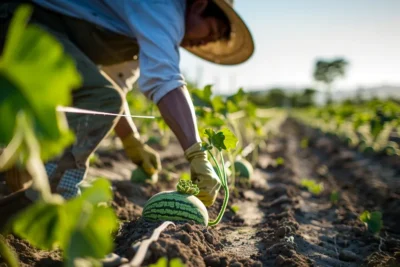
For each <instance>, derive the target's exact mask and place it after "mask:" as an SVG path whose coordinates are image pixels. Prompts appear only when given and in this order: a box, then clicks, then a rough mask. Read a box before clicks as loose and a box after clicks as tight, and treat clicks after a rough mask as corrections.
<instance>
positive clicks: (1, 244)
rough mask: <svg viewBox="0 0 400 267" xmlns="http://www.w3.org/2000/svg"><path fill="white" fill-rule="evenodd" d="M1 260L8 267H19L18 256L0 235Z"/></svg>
mask: <svg viewBox="0 0 400 267" xmlns="http://www.w3.org/2000/svg"><path fill="white" fill-rule="evenodd" d="M0 259H2V261H4V263H5V264H6V266H9V267H18V266H19V264H18V255H17V253H15V252H14V251H13V250H12V249H11V248H10V247H9V246H8V245H7V242H6V239H5V238H4V237H3V236H2V235H1V234H0Z"/></svg>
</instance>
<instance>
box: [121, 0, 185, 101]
mask: <svg viewBox="0 0 400 267" xmlns="http://www.w3.org/2000/svg"><path fill="white" fill-rule="evenodd" d="M116 2H119V1H116ZM120 3H124V6H123V7H122V9H120V10H119V12H122V14H120V16H121V15H122V18H123V19H124V20H125V22H126V23H127V24H128V26H129V27H130V29H131V30H132V32H133V33H134V35H135V36H136V38H137V41H138V43H139V47H140V52H139V66H140V77H139V81H138V83H139V89H140V90H141V91H142V92H143V93H144V94H145V95H146V96H147V97H148V98H149V99H150V100H152V101H153V102H155V103H158V102H159V101H160V100H161V98H162V97H164V96H165V95H166V94H167V93H169V92H170V91H172V90H174V89H176V88H178V87H181V86H183V85H186V83H185V80H184V77H183V75H182V74H181V71H180V68H179V61H180V55H179V44H180V43H181V40H182V38H183V35H184V16H185V6H184V1H180V0H174V1H170V0H129V1H127V0H126V1H120Z"/></svg>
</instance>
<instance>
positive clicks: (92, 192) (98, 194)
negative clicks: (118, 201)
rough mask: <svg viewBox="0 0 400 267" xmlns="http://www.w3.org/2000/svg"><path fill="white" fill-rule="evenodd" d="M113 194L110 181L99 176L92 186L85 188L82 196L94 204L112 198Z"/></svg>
mask: <svg viewBox="0 0 400 267" xmlns="http://www.w3.org/2000/svg"><path fill="white" fill-rule="evenodd" d="M112 197H113V194H112V189H111V184H110V182H109V181H108V180H107V179H105V178H98V179H97V180H96V181H94V182H93V183H92V186H90V187H87V188H85V190H83V192H82V196H81V198H82V199H84V200H85V201H88V202H90V203H92V204H93V205H96V204H99V203H102V202H107V201H110V200H112Z"/></svg>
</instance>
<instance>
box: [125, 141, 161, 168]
mask: <svg viewBox="0 0 400 267" xmlns="http://www.w3.org/2000/svg"><path fill="white" fill-rule="evenodd" d="M121 141H122V144H123V146H124V149H125V153H126V155H127V156H128V157H129V158H130V159H131V160H132V162H133V163H135V164H137V165H139V166H141V167H142V168H143V170H144V171H145V172H146V173H147V174H149V175H153V174H155V173H157V172H159V171H160V170H161V162H160V156H159V155H158V153H157V152H156V151H155V150H154V149H152V148H151V147H149V146H148V145H146V144H144V143H143V142H142V141H141V140H140V139H138V138H136V137H135V136H134V135H128V136H127V137H125V138H123V139H121Z"/></svg>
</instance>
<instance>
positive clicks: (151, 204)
mask: <svg viewBox="0 0 400 267" xmlns="http://www.w3.org/2000/svg"><path fill="white" fill-rule="evenodd" d="M143 218H144V219H146V220H149V221H153V222H159V221H178V222H179V221H181V222H188V221H194V222H195V223H197V224H201V225H204V226H207V225H208V213H207V209H206V206H204V204H203V202H201V201H200V200H199V199H198V198H197V197H195V196H194V195H190V194H183V193H179V192H177V191H166V192H161V193H158V194H156V195H154V196H152V197H151V198H150V199H149V200H148V201H147V203H146V205H145V206H144V208H143Z"/></svg>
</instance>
